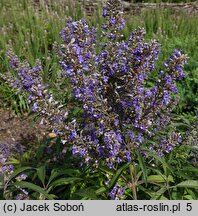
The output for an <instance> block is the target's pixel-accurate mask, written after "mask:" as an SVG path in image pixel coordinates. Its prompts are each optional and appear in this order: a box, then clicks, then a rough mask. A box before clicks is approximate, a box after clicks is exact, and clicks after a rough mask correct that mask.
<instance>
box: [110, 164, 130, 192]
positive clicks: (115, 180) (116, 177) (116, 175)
mask: <svg viewBox="0 0 198 216" xmlns="http://www.w3.org/2000/svg"><path fill="white" fill-rule="evenodd" d="M129 165H130V163H127V164H125V165H124V166H122V167H121V168H120V169H119V170H118V171H117V172H116V174H115V175H114V176H113V178H112V179H111V181H110V183H109V188H112V187H113V186H114V185H115V184H116V182H117V180H118V179H119V177H120V176H121V175H122V173H123V171H124V170H125V169H127V168H128V167H129Z"/></svg>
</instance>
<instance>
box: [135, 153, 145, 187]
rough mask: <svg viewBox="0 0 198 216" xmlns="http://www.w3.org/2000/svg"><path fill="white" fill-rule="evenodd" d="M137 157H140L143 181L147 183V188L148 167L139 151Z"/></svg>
mask: <svg viewBox="0 0 198 216" xmlns="http://www.w3.org/2000/svg"><path fill="white" fill-rule="evenodd" d="M137 156H138V161H139V165H140V168H141V170H142V172H143V180H144V181H145V183H146V186H147V169H146V165H145V163H144V160H143V158H142V155H141V154H140V152H139V151H137Z"/></svg>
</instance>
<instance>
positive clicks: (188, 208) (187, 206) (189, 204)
mask: <svg viewBox="0 0 198 216" xmlns="http://www.w3.org/2000/svg"><path fill="white" fill-rule="evenodd" d="M186 210H187V211H191V210H192V203H187V204H186Z"/></svg>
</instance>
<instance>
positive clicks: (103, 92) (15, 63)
mask: <svg viewBox="0 0 198 216" xmlns="http://www.w3.org/2000/svg"><path fill="white" fill-rule="evenodd" d="M102 15H103V17H104V23H103V25H102V26H101V32H100V34H98V33H97V29H96V28H94V27H92V26H91V27H90V26H89V25H88V23H87V22H86V21H85V20H84V19H81V20H79V21H73V20H72V19H71V18H69V19H68V20H67V22H66V25H65V27H64V29H62V31H61V32H60V36H61V38H62V41H63V43H62V44H58V43H55V44H54V48H55V50H56V52H57V54H58V56H59V59H60V66H61V68H62V72H61V79H60V80H59V81H58V83H59V84H60V83H61V82H63V81H64V80H65V79H66V80H69V82H70V87H71V94H72V96H73V98H74V100H75V104H76V105H78V107H81V112H80V113H81V116H80V117H78V118H75V117H74V116H72V110H73V108H72V106H70V105H67V106H65V105H64V104H63V103H62V102H60V101H57V100H55V99H54V97H53V94H52V93H51V92H50V91H49V88H48V86H47V85H46V84H45V83H44V82H43V79H42V67H41V65H40V64H37V65H36V66H35V67H33V68H31V67H30V66H29V65H28V64H27V63H26V62H24V63H21V62H20V61H19V59H18V57H17V56H16V55H14V53H13V52H12V51H9V57H10V63H11V66H12V68H13V69H14V71H15V72H16V74H15V77H11V78H9V79H8V83H9V85H11V86H12V87H14V88H15V89H16V90H17V91H19V92H21V91H22V92H26V93H27V94H28V97H29V103H30V104H31V105H32V111H33V112H37V113H38V115H40V117H41V119H42V120H41V123H42V124H46V126H47V127H48V128H49V129H50V130H51V132H53V134H54V136H59V137H60V138H61V140H62V143H63V144H64V145H65V146H66V148H67V146H69V145H71V146H72V152H73V154H74V155H76V156H78V157H80V158H81V159H82V164H84V165H87V166H92V167H93V168H97V167H99V166H100V164H105V165H107V166H108V167H109V168H110V169H114V168H117V167H118V165H119V164H126V163H132V162H133V161H135V159H136V157H137V155H136V152H139V153H140V154H141V155H142V156H143V157H147V151H148V150H149V151H152V152H153V153H155V154H157V155H158V156H159V157H162V156H163V155H164V154H168V153H169V152H170V151H171V150H172V149H173V148H174V146H176V145H177V144H179V143H181V141H182V140H181V135H180V134H179V133H177V132H176V130H175V129H174V128H172V127H171V128H169V129H167V126H168V125H170V123H171V118H170V114H171V111H172V110H173V109H174V107H175V106H176V105H177V103H178V101H179V100H178V97H177V93H178V90H177V87H176V81H177V80H182V79H183V78H184V77H185V73H184V71H183V67H184V65H185V63H186V60H187V56H186V55H184V54H182V51H181V50H174V52H173V53H172V54H171V56H170V58H169V59H168V60H167V61H166V62H165V63H164V64H163V65H162V66H161V70H160V71H159V72H158V74H157V75H156V79H155V81H154V82H152V83H151V82H150V76H151V75H152V73H156V71H155V63H156V61H157V60H158V55H159V54H160V45H159V44H158V43H157V41H155V40H151V41H149V42H147V41H146V40H145V38H144V36H145V31H144V29H142V28H138V29H136V30H135V31H133V32H132V33H131V34H130V36H129V37H128V38H127V39H126V40H124V36H123V34H122V30H123V29H124V25H125V21H124V19H123V12H122V4H121V1H119V0H108V1H107V3H106V6H104V8H103V14H102ZM128 187H129V186H128ZM123 193H124V191H123V189H122V188H120V187H119V185H116V186H115V187H113V190H112V191H111V193H110V196H111V198H119V197H121V196H122V194H123ZM134 198H135V196H134Z"/></svg>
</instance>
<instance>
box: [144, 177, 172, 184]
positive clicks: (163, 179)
mask: <svg viewBox="0 0 198 216" xmlns="http://www.w3.org/2000/svg"><path fill="white" fill-rule="evenodd" d="M147 181H148V182H150V183H152V182H153V183H166V182H174V179H173V177H172V176H171V175H169V176H168V177H166V176H165V175H150V176H148V178H147Z"/></svg>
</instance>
